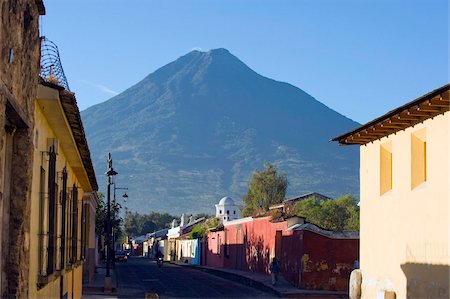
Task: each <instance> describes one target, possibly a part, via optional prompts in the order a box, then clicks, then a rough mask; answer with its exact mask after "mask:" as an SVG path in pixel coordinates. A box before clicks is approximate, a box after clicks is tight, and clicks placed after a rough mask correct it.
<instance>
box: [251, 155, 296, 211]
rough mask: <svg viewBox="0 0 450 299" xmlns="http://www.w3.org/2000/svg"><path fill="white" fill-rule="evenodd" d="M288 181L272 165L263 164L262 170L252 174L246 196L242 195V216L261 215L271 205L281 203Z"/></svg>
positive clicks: (283, 174) (284, 175)
mask: <svg viewBox="0 0 450 299" xmlns="http://www.w3.org/2000/svg"><path fill="white" fill-rule="evenodd" d="M287 185H288V180H287V177H286V174H285V173H278V172H277V169H276V167H275V166H274V165H272V164H270V163H265V165H264V170H262V171H259V170H256V171H255V172H253V176H252V179H251V181H250V184H249V187H248V191H247V194H246V195H244V197H243V201H244V207H243V209H242V215H243V216H244V217H246V216H252V215H253V216H254V215H257V214H263V213H265V212H267V211H268V210H269V207H270V206H271V205H273V204H277V203H281V202H282V201H283V200H284V197H285V195H286V189H287Z"/></svg>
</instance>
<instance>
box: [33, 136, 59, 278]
mask: <svg viewBox="0 0 450 299" xmlns="http://www.w3.org/2000/svg"><path fill="white" fill-rule="evenodd" d="M51 140H52V142H51V145H50V146H49V148H48V151H46V152H43V153H42V162H41V168H40V177H39V180H40V182H39V230H38V231H39V238H38V247H39V253H38V267H39V268H38V274H39V275H40V276H41V277H44V276H48V275H51V274H52V273H54V272H55V270H58V269H59V268H60V266H59V263H58V261H57V256H58V254H59V252H58V248H59V246H58V237H59V235H58V202H57V199H58V198H57V194H58V184H57V173H56V156H57V151H56V145H55V142H54V141H53V139H51Z"/></svg>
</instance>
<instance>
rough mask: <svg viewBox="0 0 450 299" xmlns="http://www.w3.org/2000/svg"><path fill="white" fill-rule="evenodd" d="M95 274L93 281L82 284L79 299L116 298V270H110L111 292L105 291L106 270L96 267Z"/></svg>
mask: <svg viewBox="0 0 450 299" xmlns="http://www.w3.org/2000/svg"><path fill="white" fill-rule="evenodd" d="M96 270H97V271H96V273H95V274H94V279H93V280H92V281H91V282H88V283H83V295H82V296H81V298H83V299H88V298H111V299H112V298H117V287H118V284H117V283H118V280H117V275H116V270H115V269H112V268H111V271H110V275H111V285H112V290H111V291H105V290H104V286H105V276H106V268H105V267H98V268H97V269H96Z"/></svg>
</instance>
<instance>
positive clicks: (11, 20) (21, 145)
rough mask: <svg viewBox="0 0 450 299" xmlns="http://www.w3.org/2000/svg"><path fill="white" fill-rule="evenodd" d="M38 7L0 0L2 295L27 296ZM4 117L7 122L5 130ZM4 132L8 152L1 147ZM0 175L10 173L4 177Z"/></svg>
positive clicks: (28, 0)
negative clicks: (9, 140)
mask: <svg viewBox="0 0 450 299" xmlns="http://www.w3.org/2000/svg"><path fill="white" fill-rule="evenodd" d="M44 12H45V11H44V6H43V4H42V1H41V0H0V155H1V157H0V192H1V193H0V204H1V205H2V207H5V209H3V208H2V209H1V210H2V211H3V213H2V217H1V218H0V219H1V220H2V223H1V224H0V226H1V227H2V234H0V235H1V237H2V239H1V246H2V254H1V255H2V256H1V258H2V263H1V264H0V266H1V268H2V285H1V286H0V289H1V294H0V296H1V297H2V298H5V297H16V298H27V297H28V274H29V273H28V272H29V259H30V254H29V239H30V236H29V232H30V200H31V198H30V196H31V181H32V163H33V136H34V124H33V113H34V101H35V98H36V91H37V83H38V75H39V67H40V40H39V15H41V14H44ZM7 120H8V122H9V123H10V124H11V125H12V126H9V129H8V132H9V133H8V132H7V131H6V130H5V124H6V123H7ZM7 134H9V136H11V138H12V144H13V147H12V155H7V154H6V152H5V136H6V135H7ZM5 155H6V157H5ZM8 164H9V165H10V167H6V165H8ZM5 170H6V171H7V172H9V171H10V173H5ZM5 178H10V179H8V180H6V183H4V182H5Z"/></svg>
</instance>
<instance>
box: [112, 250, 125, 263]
mask: <svg viewBox="0 0 450 299" xmlns="http://www.w3.org/2000/svg"><path fill="white" fill-rule="evenodd" d="M115 259H116V261H118V262H120V261H122V262H126V261H127V260H128V255H127V253H126V252H125V251H123V250H117V251H116V255H115Z"/></svg>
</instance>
